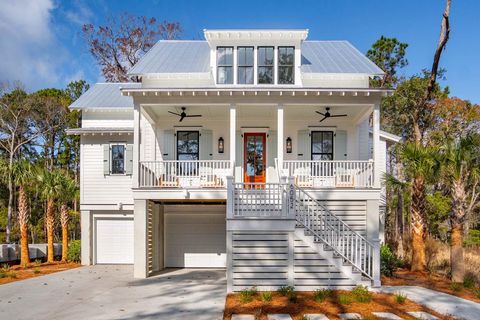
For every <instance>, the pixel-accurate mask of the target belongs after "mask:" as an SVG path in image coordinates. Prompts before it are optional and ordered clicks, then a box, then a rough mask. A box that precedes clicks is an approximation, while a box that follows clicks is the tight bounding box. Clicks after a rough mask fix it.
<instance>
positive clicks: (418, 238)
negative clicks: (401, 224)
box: [400, 142, 439, 271]
mask: <svg viewBox="0 0 480 320" xmlns="http://www.w3.org/2000/svg"><path fill="white" fill-rule="evenodd" d="M437 154H438V153H437V151H436V150H435V149H434V148H431V147H422V146H420V145H418V144H416V143H410V142H409V143H406V144H405V145H404V146H403V147H402V148H401V150H400V158H401V159H402V162H403V164H404V166H405V174H406V176H408V177H409V178H410V179H411V197H412V199H411V205H410V219H411V222H410V223H411V229H412V263H411V270H412V271H425V270H426V269H427V259H426V256H425V239H426V237H427V216H426V212H425V203H426V200H425V186H426V183H427V182H428V181H429V180H431V178H432V177H433V176H434V175H435V174H436V173H437V172H438V170H439V165H438V161H437V159H436V158H437Z"/></svg>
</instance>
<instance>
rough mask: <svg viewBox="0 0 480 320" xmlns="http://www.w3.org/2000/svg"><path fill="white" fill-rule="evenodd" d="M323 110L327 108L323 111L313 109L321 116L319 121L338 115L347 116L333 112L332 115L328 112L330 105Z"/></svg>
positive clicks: (337, 116)
mask: <svg viewBox="0 0 480 320" xmlns="http://www.w3.org/2000/svg"><path fill="white" fill-rule="evenodd" d="M325 110H327V111H326V112H325V113H322V112H320V111H315V112H316V113H318V114H321V115H322V116H323V119H321V120H320V122H322V121H323V120H325V119H327V118H339V117H346V116H347V115H346V114H334V115H332V114H330V107H326V108H325Z"/></svg>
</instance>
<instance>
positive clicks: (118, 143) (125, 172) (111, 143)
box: [108, 142, 127, 176]
mask: <svg viewBox="0 0 480 320" xmlns="http://www.w3.org/2000/svg"><path fill="white" fill-rule="evenodd" d="M109 145H110V150H109V153H108V156H109V157H110V161H109V162H110V176H126V175H127V170H125V168H126V162H125V156H126V155H127V143H126V142H110V143H109ZM113 146H123V173H113V172H112V165H113V158H112V147H113Z"/></svg>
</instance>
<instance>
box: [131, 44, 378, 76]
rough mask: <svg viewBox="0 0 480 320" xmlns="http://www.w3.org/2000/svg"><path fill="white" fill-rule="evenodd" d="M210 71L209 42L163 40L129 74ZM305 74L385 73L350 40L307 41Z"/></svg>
mask: <svg viewBox="0 0 480 320" xmlns="http://www.w3.org/2000/svg"><path fill="white" fill-rule="evenodd" d="M208 72H210V47H209V45H208V42H207V41H190V40H186V41H185V40H160V41H158V42H157V43H156V44H155V45H154V46H153V47H152V48H151V49H150V50H149V51H148V52H147V54H145V56H144V57H142V59H140V61H139V62H138V63H137V64H136V65H135V66H134V67H133V68H132V69H131V70H130V71H129V74H131V75H142V74H149V73H150V74H155V73H208ZM302 72H304V73H360V74H367V75H382V74H383V71H382V70H381V69H380V68H379V67H377V66H376V65H375V64H374V63H373V62H372V61H370V60H369V59H368V58H367V57H366V56H365V55H364V54H362V53H361V52H360V51H358V50H357V49H356V48H355V47H354V46H352V45H351V44H350V43H349V42H348V41H304V42H303V43H302Z"/></svg>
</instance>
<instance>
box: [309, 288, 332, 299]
mask: <svg viewBox="0 0 480 320" xmlns="http://www.w3.org/2000/svg"><path fill="white" fill-rule="evenodd" d="M332 295H333V290H332V289H317V290H315V292H314V293H313V300H315V301H317V302H322V301H325V299H327V298H328V297H331V296H332Z"/></svg>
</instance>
